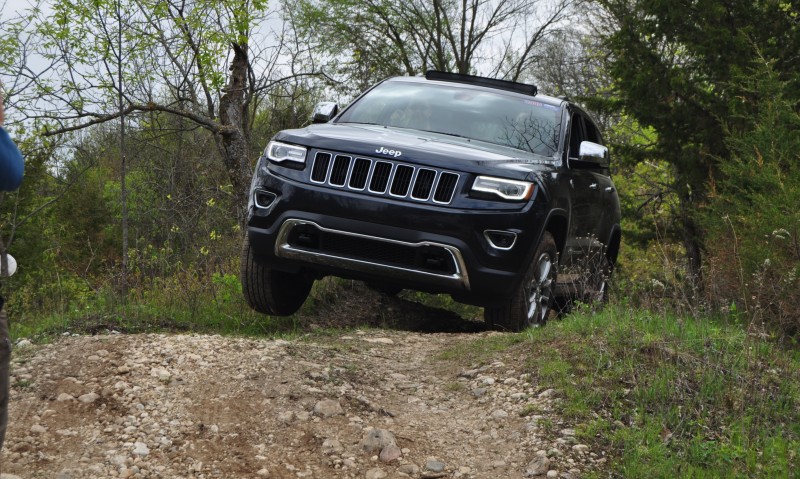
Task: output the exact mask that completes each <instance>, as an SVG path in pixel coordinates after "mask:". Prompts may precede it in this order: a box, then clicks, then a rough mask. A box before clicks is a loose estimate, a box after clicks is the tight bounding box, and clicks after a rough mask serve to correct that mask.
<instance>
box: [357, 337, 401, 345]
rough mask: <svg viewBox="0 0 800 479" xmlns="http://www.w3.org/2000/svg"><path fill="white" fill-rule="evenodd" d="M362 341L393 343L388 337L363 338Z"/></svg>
mask: <svg viewBox="0 0 800 479" xmlns="http://www.w3.org/2000/svg"><path fill="white" fill-rule="evenodd" d="M364 341H366V342H368V343H374V344H394V341H392V340H391V339H389V338H364Z"/></svg>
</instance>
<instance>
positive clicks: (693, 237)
mask: <svg viewBox="0 0 800 479" xmlns="http://www.w3.org/2000/svg"><path fill="white" fill-rule="evenodd" d="M678 198H679V208H680V221H681V226H682V229H683V246H684V248H685V249H686V260H687V263H688V266H689V275H690V277H689V278H688V279H689V286H690V287H691V291H692V298H691V299H692V300H695V299H696V298H695V297H694V292H695V291H699V290H700V289H701V288H702V284H703V276H702V275H703V272H702V265H703V263H702V239H701V237H700V228H698V226H697V222H696V221H695V219H694V214H693V210H694V209H693V206H694V205H693V204H692V195H691V193H690V191H688V188H687V187H681V188H679V193H678Z"/></svg>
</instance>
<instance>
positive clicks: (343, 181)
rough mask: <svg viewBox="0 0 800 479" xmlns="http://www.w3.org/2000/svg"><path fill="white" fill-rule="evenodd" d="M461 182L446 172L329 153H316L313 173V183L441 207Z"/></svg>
mask: <svg viewBox="0 0 800 479" xmlns="http://www.w3.org/2000/svg"><path fill="white" fill-rule="evenodd" d="M459 179H460V176H459V175H458V174H457V173H453V172H450V171H446V170H439V169H436V168H430V167H417V166H413V165H410V164H407V163H401V162H397V161H392V160H386V159H382V158H381V159H374V158H363V157H355V156H351V155H347V154H342V153H331V152H326V151H317V152H316V154H315V155H314V163H313V165H312V167H311V173H310V180H311V182H312V183H318V184H323V185H327V186H331V187H334V188H346V189H349V190H354V191H362V192H365V193H370V194H373V195H380V196H391V197H392V198H404V199H409V200H413V201H417V202H432V203H436V204H441V205H446V204H450V203H451V202H452V201H453V198H454V197H455V193H456V189H457V188H458V182H459Z"/></svg>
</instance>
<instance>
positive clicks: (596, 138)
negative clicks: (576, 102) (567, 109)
mask: <svg viewBox="0 0 800 479" xmlns="http://www.w3.org/2000/svg"><path fill="white" fill-rule="evenodd" d="M584 126H585V127H586V140H587V141H591V142H593V143H597V144H598V145H602V144H603V140H602V139H601V138H600V131H599V130H598V129H597V126H595V124H594V123H593V122H592V121H591V120H589V119H588V118H585V119H584Z"/></svg>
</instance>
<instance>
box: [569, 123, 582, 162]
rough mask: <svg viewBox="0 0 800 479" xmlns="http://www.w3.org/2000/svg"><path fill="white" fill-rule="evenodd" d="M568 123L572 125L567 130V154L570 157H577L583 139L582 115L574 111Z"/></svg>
mask: <svg viewBox="0 0 800 479" xmlns="http://www.w3.org/2000/svg"><path fill="white" fill-rule="evenodd" d="M570 123H571V124H572V127H571V129H570V132H569V156H570V158H577V157H578V152H579V151H580V148H581V142H582V141H584V139H585V135H584V130H583V117H582V116H581V115H579V114H577V113H576V114H574V115H572V121H571V122H570Z"/></svg>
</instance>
